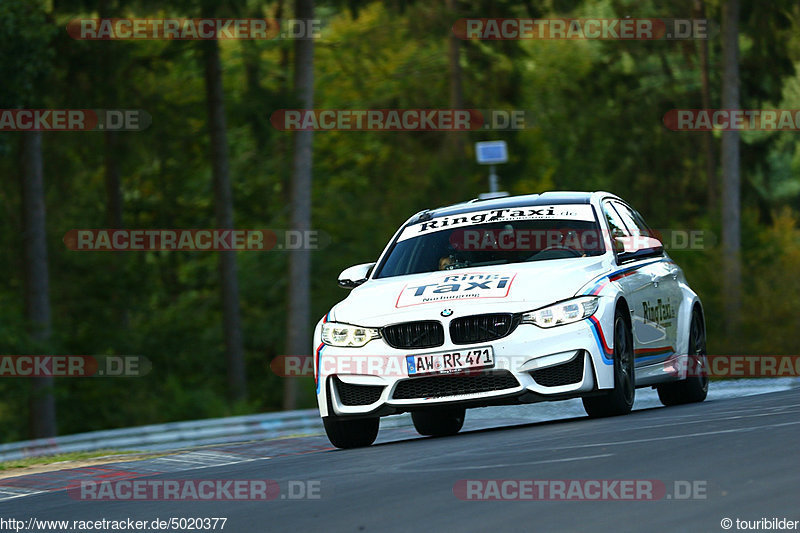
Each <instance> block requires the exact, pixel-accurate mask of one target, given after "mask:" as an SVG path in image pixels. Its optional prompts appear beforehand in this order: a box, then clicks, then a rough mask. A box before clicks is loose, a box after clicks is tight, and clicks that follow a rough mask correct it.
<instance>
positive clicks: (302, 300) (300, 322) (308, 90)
mask: <svg viewBox="0 0 800 533" xmlns="http://www.w3.org/2000/svg"><path fill="white" fill-rule="evenodd" d="M294 16H295V17H296V18H298V19H300V20H310V19H313V18H314V1H313V0H295V11H294ZM294 89H295V92H296V94H297V97H298V100H299V103H300V106H301V107H303V108H304V109H312V108H313V107H314V40H313V39H312V38H311V36H306V38H301V39H297V40H296V41H295V43H294ZM312 141H313V133H312V132H311V131H296V132H295V133H294V154H293V161H292V183H291V192H290V198H291V209H292V214H291V223H290V227H291V229H292V230H293V231H301V232H302V231H308V230H310V229H311V170H312V163H313V159H312ZM310 282H311V252H310V251H309V250H302V249H301V250H295V251H292V252H289V295H288V296H289V309H288V314H287V317H286V353H287V354H288V355H303V354H308V353H310V351H309V348H310V346H311V345H312V343H313V340H312V339H311V330H310V328H309V321H310V319H311V288H310ZM284 383H285V385H284V389H283V408H284V409H294V408H295V407H297V382H296V381H295V380H293V379H287V380H285V382H284Z"/></svg>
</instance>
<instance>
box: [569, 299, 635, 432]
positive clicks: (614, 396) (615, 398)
mask: <svg viewBox="0 0 800 533" xmlns="http://www.w3.org/2000/svg"><path fill="white" fill-rule="evenodd" d="M613 357H614V388H613V389H610V390H608V391H606V392H604V393H603V394H602V395H601V396H587V397H585V398H582V401H583V408H584V410H586V414H588V415H589V416H590V417H592V418H598V417H603V416H617V415H624V414H627V413H629V412H630V411H631V409H632V408H633V399H634V397H635V395H636V384H635V377H634V371H633V335H632V334H631V328H630V326H628V322H627V321H626V320H625V314H624V313H623V311H622V310H620V309H617V311H616V313H614V355H613Z"/></svg>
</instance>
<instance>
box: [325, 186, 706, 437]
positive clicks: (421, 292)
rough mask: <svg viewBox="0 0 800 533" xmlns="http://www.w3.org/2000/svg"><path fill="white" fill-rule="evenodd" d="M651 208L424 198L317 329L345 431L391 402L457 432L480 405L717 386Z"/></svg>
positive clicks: (607, 197)
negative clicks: (445, 203) (441, 202)
mask: <svg viewBox="0 0 800 533" xmlns="http://www.w3.org/2000/svg"><path fill="white" fill-rule="evenodd" d="M654 235H655V234H654V233H653V232H652V230H651V229H650V228H649V227H648V226H647V224H646V223H645V221H644V219H643V218H642V216H641V215H640V214H639V213H638V212H637V211H636V210H634V209H633V208H632V207H630V206H629V205H628V204H627V203H625V202H624V201H623V200H622V199H620V198H619V197H617V196H615V195H613V194H609V193H605V192H593V193H588V192H546V193H542V194H531V195H526V196H515V197H503V198H494V199H489V200H472V201H469V202H465V203H461V204H457V205H452V206H449V207H442V208H439V209H432V210H424V211H422V212H420V213H417V214H415V215H414V216H412V217H411V218H410V219H409V220H408V221H407V222H406V223H405V224H403V225H402V226H401V227H400V229H399V230H398V231H397V232H396V233H395V235H394V236H393V237H392V239H391V241H390V242H389V244H388V245H387V246H386V248H385V249H384V251H383V253H382V254H381V255H380V257H379V258H378V261H377V262H375V263H367V264H361V265H357V266H353V267H350V268H348V269H346V270H345V271H344V272H342V273H341V275H340V276H339V284H340V285H341V286H342V287H344V288H347V289H351V293H350V294H349V296H348V297H347V298H345V299H344V300H343V301H341V302H339V303H338V304H336V305H335V306H334V307H333V308H332V309H331V310H330V312H328V313H327V314H326V315H325V316H324V317H323V318H322V320H320V322H319V323H318V324H317V326H316V329H315V331H314V346H313V349H314V377H315V380H316V384H317V400H318V403H319V410H320V414H321V416H322V418H323V421H324V425H325V430H326V432H327V435H328V438H329V439H330V441H331V443H332V444H333V445H334V446H337V447H339V448H352V447H358V446H368V445H370V444H372V443H373V442H374V440H375V438H376V437H377V434H378V426H379V419H380V417H381V416H386V415H390V414H396V413H402V412H410V413H411V416H412V419H413V422H414V426H415V428H416V429H417V431H418V432H419V433H420V434H422V435H431V436H444V435H451V434H454V433H457V432H458V431H459V430H460V429H461V427H462V425H463V422H464V415H465V410H466V409H467V408H471V407H484V406H490V405H503V404H526V403H534V402H539V401H549V400H562V399H567V398H581V399H582V401H583V405H584V407H585V409H586V412H587V413H588V414H589V416H592V417H599V416H613V415H621V414H625V413H627V412H629V411H630V410H631V407H632V406H633V401H634V395H635V390H636V388H639V387H655V388H657V389H658V395H659V397H660V399H661V401H662V403H664V404H665V405H674V404H680V403H688V402H699V401H703V400H704V399H705V397H706V393H707V391H708V378H707V377H706V376H705V372H703V371H698V369H701V370H702V369H705V368H706V355H705V354H706V340H705V321H704V317H703V307H702V304H701V302H700V299H699V298H698V296H697V294H695V293H694V291H692V289H691V288H690V287H689V286H688V284H687V283H686V279H685V277H684V275H683V272H682V271H681V269H680V268H679V267H678V265H676V264H675V263H674V262H673V261H672V260H671V259H670V257H669V256H668V255H667V254H666V253H665V251H664V247H663V245H662V243H661V242H660V241H659V240H657V239H656V238H655V236H654Z"/></svg>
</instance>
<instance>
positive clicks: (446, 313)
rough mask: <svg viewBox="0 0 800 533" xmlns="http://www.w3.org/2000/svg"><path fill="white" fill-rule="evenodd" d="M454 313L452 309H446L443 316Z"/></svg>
mask: <svg viewBox="0 0 800 533" xmlns="http://www.w3.org/2000/svg"><path fill="white" fill-rule="evenodd" d="M452 314H453V310H452V309H445V310H444V311H442V316H450V315H452Z"/></svg>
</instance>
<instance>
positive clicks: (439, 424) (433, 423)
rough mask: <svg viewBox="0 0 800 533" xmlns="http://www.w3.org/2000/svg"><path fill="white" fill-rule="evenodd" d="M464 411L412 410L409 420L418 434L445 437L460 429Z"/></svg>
mask: <svg viewBox="0 0 800 533" xmlns="http://www.w3.org/2000/svg"><path fill="white" fill-rule="evenodd" d="M465 413H466V410H465V409H447V410H436V411H414V412H413V413H411V420H412V421H413V422H414V428H415V429H416V430H417V433H419V434H420V435H425V436H430V437H445V436H447V435H455V434H456V433H458V432H459V431H461V427H462V426H463V425H464V415H465Z"/></svg>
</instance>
